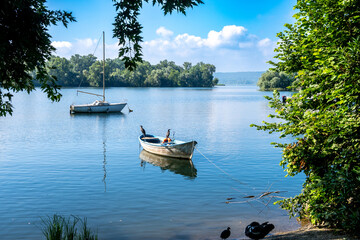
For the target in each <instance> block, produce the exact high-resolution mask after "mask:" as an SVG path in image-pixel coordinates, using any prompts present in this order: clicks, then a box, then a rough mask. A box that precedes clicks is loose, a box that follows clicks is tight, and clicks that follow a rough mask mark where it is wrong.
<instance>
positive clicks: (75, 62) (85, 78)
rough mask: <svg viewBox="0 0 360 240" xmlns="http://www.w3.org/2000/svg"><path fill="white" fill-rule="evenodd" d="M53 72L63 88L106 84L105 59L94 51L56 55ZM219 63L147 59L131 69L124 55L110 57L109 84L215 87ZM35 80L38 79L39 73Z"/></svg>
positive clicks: (107, 65)
mask: <svg viewBox="0 0 360 240" xmlns="http://www.w3.org/2000/svg"><path fill="white" fill-rule="evenodd" d="M47 66H48V67H47V69H48V72H49V75H51V76H53V77H54V78H55V79H57V83H58V84H59V85H60V86H63V87H78V86H80V85H81V86H83V87H89V86H90V87H99V86H102V71H103V69H102V61H99V60H97V59H96V57H94V56H93V55H92V54H89V55H87V56H80V55H78V54H76V55H74V56H72V57H71V58H70V60H68V59H66V58H62V57H58V56H53V57H52V58H51V59H50V60H49V61H48V62H47ZM214 72H215V66H214V65H211V64H205V63H202V62H200V63H197V64H196V65H194V66H192V64H191V63H188V62H185V63H184V66H183V67H182V66H177V65H176V64H175V63H174V62H172V61H167V60H163V61H161V62H160V63H159V64H157V65H151V64H150V63H149V62H147V61H143V62H141V63H138V66H137V68H136V69H134V70H132V71H130V70H129V69H126V68H125V64H124V62H123V61H121V60H120V58H116V59H106V61H105V80H106V86H107V87H213V86H214V85H216V84H217V80H216V79H214V76H213V74H214ZM34 81H35V83H37V82H36V78H35V74H34Z"/></svg>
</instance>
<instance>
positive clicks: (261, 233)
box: [245, 222, 275, 240]
mask: <svg viewBox="0 0 360 240" xmlns="http://www.w3.org/2000/svg"><path fill="white" fill-rule="evenodd" d="M274 228H275V226H274V225H273V224H271V223H269V222H264V223H263V224H261V225H260V224H259V223H258V222H252V223H250V224H249V225H248V226H246V228H245V235H246V236H247V237H249V238H251V239H255V240H258V239H263V238H264V237H265V236H266V235H268V234H269V232H271V231H272V230H273V229H274Z"/></svg>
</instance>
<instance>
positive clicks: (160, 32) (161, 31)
mask: <svg viewBox="0 0 360 240" xmlns="http://www.w3.org/2000/svg"><path fill="white" fill-rule="evenodd" d="M156 34H157V35H159V36H161V37H164V38H168V37H171V36H172V35H173V34H174V33H173V32H172V31H170V30H167V29H166V28H165V27H159V28H158V29H157V30H156Z"/></svg>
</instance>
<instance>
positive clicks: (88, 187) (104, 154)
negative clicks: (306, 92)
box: [0, 86, 304, 240]
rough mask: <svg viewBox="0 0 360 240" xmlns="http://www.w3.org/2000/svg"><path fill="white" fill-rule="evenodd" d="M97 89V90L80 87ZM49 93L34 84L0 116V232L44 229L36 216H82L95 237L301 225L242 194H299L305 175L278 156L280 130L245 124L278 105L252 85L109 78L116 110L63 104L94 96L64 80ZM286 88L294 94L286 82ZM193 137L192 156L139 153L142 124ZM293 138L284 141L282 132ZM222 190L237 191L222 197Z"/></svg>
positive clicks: (194, 234)
mask: <svg viewBox="0 0 360 240" xmlns="http://www.w3.org/2000/svg"><path fill="white" fill-rule="evenodd" d="M83 90H88V91H92V92H95V93H100V94H101V93H102V89H83ZM61 93H62V94H63V97H62V99H61V101H60V102H58V103H52V102H51V101H50V100H48V99H47V98H46V96H45V94H43V93H42V92H41V91H40V90H39V89H37V91H35V92H33V93H31V94H30V95H28V94H26V93H17V94H15V96H14V98H13V105H14V107H15V108H14V112H13V116H7V117H3V118H0V226H1V227H0V236H1V237H0V238H1V239H44V237H43V235H42V232H41V226H42V225H41V218H46V216H52V215H53V214H61V215H64V216H70V215H76V216H79V217H81V218H83V217H86V218H87V221H88V224H89V226H90V227H91V228H92V229H94V230H95V231H96V232H97V233H98V236H99V239H126V240H128V239H194V240H195V239H219V236H220V233H221V231H222V230H224V229H226V227H228V226H230V227H231V230H232V235H231V239H240V238H243V237H245V234H244V229H245V227H246V225H248V224H249V223H250V222H252V221H258V222H264V221H269V222H271V223H273V224H274V225H275V230H274V232H276V231H285V230H294V229H296V228H298V227H299V225H298V223H297V222H296V220H295V219H290V220H289V217H288V215H287V212H286V211H283V210H281V209H280V208H279V207H278V205H273V202H274V201H276V200H278V199H280V198H274V197H273V198H271V197H264V198H261V199H255V198H244V197H246V196H250V195H253V196H255V197H258V196H260V195H261V194H262V193H263V192H266V191H281V192H280V193H277V194H271V195H269V196H281V197H288V196H294V195H296V194H299V193H300V191H301V188H302V183H303V181H304V176H302V175H300V176H296V177H287V178H285V175H286V173H285V172H284V171H283V169H282V168H281V167H280V166H279V162H280V160H281V149H276V148H274V147H273V146H272V145H270V142H274V141H277V140H278V135H276V134H268V133H267V132H262V131H257V130H256V129H255V128H250V127H249V125H250V124H252V123H258V124H259V123H261V121H263V120H266V118H267V116H268V115H269V114H270V113H272V112H273V110H272V109H270V108H269V107H268V106H267V105H268V104H267V100H266V99H264V97H263V96H264V95H272V93H269V92H260V91H258V90H257V87H255V86H238V87H230V86H225V87H215V88H109V89H107V92H106V93H107V99H108V100H109V101H110V102H121V101H122V100H123V99H126V100H127V102H128V105H129V108H130V109H132V110H133V112H130V113H129V111H128V108H127V107H125V109H124V110H123V113H121V114H97V115H95V114H94V115H91V114H79V115H71V114H69V106H70V104H72V103H77V104H82V103H90V102H92V101H94V100H96V98H94V97H93V96H90V95H86V94H79V95H77V94H76V89H70V88H67V89H66V88H65V89H62V90H61ZM281 95H291V93H289V92H282V93H281ZM140 125H143V126H144V128H145V129H146V131H147V133H149V134H155V135H165V134H166V131H167V129H168V128H170V129H171V130H172V134H171V137H172V136H173V132H175V135H174V136H175V138H176V139H179V140H196V141H197V142H198V145H197V150H195V152H194V156H193V159H192V163H193V164H190V163H189V162H186V161H184V162H181V161H180V162H179V161H171V160H170V161H169V159H166V158H162V157H158V156H155V155H151V154H148V153H146V152H143V151H142V150H141V148H140V147H139V142H138V139H137V138H138V136H139V135H140V134H141V133H140V128H139V126H140ZM289 141H290V140H289ZM228 198H233V199H231V200H230V202H237V203H229V204H227V203H226V202H227V201H229V200H227V199H228Z"/></svg>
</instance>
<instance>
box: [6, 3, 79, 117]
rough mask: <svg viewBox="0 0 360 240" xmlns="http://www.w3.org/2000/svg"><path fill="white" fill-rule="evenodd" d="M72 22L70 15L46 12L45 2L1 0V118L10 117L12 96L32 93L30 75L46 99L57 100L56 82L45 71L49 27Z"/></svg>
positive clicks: (48, 55)
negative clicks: (34, 72) (22, 92)
mask: <svg viewBox="0 0 360 240" xmlns="http://www.w3.org/2000/svg"><path fill="white" fill-rule="evenodd" d="M69 21H70V22H72V21H75V19H74V17H72V15H71V13H69V12H65V11H53V10H49V9H47V7H46V6H45V0H4V1H1V10H0V33H1V34H0V116H5V115H6V114H7V113H9V114H12V105H11V99H12V96H13V95H12V93H11V92H18V91H27V92H28V93H30V92H31V91H32V90H34V82H33V80H32V79H33V76H31V73H32V72H33V71H34V70H36V79H37V80H38V81H39V83H40V86H41V89H42V90H43V91H44V92H45V93H47V96H48V98H50V99H51V100H53V101H59V100H60V97H61V94H60V93H59V92H58V90H59V86H58V85H57V83H56V81H55V79H53V78H51V77H50V76H49V75H48V74H47V71H46V65H45V63H46V60H48V59H50V57H51V53H52V51H54V50H55V48H54V47H53V46H51V40H50V38H51V36H50V35H49V33H48V32H47V31H48V28H49V26H50V25H55V24H57V22H61V23H62V24H63V25H64V26H65V27H66V26H67V24H68V22H69Z"/></svg>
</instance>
